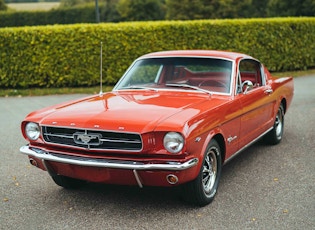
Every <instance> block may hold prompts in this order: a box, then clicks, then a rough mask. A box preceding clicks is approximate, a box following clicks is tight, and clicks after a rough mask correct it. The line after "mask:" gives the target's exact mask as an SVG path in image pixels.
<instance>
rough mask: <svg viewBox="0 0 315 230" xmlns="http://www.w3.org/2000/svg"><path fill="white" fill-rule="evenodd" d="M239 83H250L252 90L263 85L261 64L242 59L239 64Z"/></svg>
mask: <svg viewBox="0 0 315 230" xmlns="http://www.w3.org/2000/svg"><path fill="white" fill-rule="evenodd" d="M239 73H240V80H241V83H243V82H245V81H248V80H249V81H251V82H252V83H253V86H254V88H257V87H259V86H262V85H264V80H263V76H262V68H261V64H260V63H259V62H257V61H255V60H251V59H244V60H242V61H241V62H240V64H239Z"/></svg>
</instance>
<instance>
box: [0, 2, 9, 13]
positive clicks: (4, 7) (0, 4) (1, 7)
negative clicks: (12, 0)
mask: <svg viewBox="0 0 315 230" xmlns="http://www.w3.org/2000/svg"><path fill="white" fill-rule="evenodd" d="M7 9H8V7H7V5H6V4H5V2H4V0H0V11H5V10H7Z"/></svg>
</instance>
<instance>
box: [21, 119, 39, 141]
mask: <svg viewBox="0 0 315 230" xmlns="http://www.w3.org/2000/svg"><path fill="white" fill-rule="evenodd" d="M25 134H26V136H27V138H28V139H29V140H32V141H36V140H37V139H38V138H39V136H40V134H41V131H40V127H39V125H38V124H37V123H35V122H28V123H27V124H26V125H25Z"/></svg>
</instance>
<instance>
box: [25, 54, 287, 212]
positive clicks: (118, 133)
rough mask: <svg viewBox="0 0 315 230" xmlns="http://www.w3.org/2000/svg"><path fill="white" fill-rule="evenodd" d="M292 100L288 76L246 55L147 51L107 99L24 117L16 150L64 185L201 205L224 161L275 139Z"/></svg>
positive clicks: (88, 100)
mask: <svg viewBox="0 0 315 230" xmlns="http://www.w3.org/2000/svg"><path fill="white" fill-rule="evenodd" d="M292 97H293V80H292V78H289V77H287V78H273V77H272V76H271V75H270V73H269V72H268V70H267V69H266V68H265V67H264V66H263V65H262V64H261V63H260V62H259V61H258V60H256V59H254V58H252V57H250V56H248V55H244V54H239V53H232V52H222V51H200V50H195V51H166V52H157V53H151V54H147V55H144V56H142V57H140V58H138V59H137V60H136V61H135V62H134V63H133V64H132V65H131V67H130V68H129V69H128V70H127V71H126V73H125V74H124V76H123V77H122V78H121V79H120V81H119V82H118V83H117V85H116V86H115V87H114V89H113V91H112V92H108V93H100V94H99V95H94V96H90V97H87V98H83V99H81V100H76V101H72V102H67V103H63V104H60V105H56V106H52V107H48V108H44V109H41V110H38V111H35V112H32V113H30V114H29V115H28V116H27V117H26V118H25V120H24V121H23V122H22V125H21V128H22V133H23V135H24V137H25V139H26V140H27V141H28V142H29V144H28V145H26V146H23V147H21V149H20V151H21V152H22V153H24V154H27V155H28V157H29V159H30V162H31V164H32V165H34V166H37V167H38V168H41V169H43V170H46V171H48V173H49V174H50V176H51V177H52V179H53V180H54V182H55V183H56V184H58V185H60V186H62V187H64V188H78V187H80V186H82V185H83V184H85V183H86V182H99V183H108V184H121V185H138V186H139V187H143V186H177V185H180V186H181V189H182V191H183V192H182V194H183V196H184V198H185V199H186V200H188V201H190V202H192V203H194V204H196V205H200V206H203V205H206V204H208V203H210V202H211V201H212V200H213V198H214V196H215V194H216V192H217V189H218V185H219V179H220V175H221V168H222V165H223V164H224V163H226V162H227V161H228V160H230V159H231V158H232V157H234V156H235V155H236V154H238V153H239V152H240V151H242V150H243V149H245V148H246V147H248V146H249V145H250V144H252V143H254V142H255V141H256V140H258V139H259V138H260V137H263V136H264V139H265V141H266V142H267V143H270V144H277V143H279V142H280V141H281V139H282V135H283V128H284V114H285V113H286V111H287V109H288V107H289V105H290V103H291V101H292Z"/></svg>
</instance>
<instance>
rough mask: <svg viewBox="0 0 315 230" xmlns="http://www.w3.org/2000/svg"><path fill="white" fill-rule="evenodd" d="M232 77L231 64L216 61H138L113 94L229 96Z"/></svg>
mask: <svg viewBox="0 0 315 230" xmlns="http://www.w3.org/2000/svg"><path fill="white" fill-rule="evenodd" d="M231 73H232V61H229V60H224V59H218V58H203V57H202V58H197V57H172V58H167V57H166V58H149V59H140V60H138V61H136V62H135V63H134V65H133V66H132V67H131V68H130V69H129V70H128V72H127V73H126V74H125V75H124V77H123V78H122V79H121V80H120V81H119V82H118V84H117V85H116V87H115V90H119V89H145V88H147V89H166V88H168V89H169V88H181V89H183V90H192V89H195V90H196V89H197V90H198V89H202V90H201V91H209V92H214V93H223V94H226V93H229V92H230V87H231ZM187 86H192V87H187Z"/></svg>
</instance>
